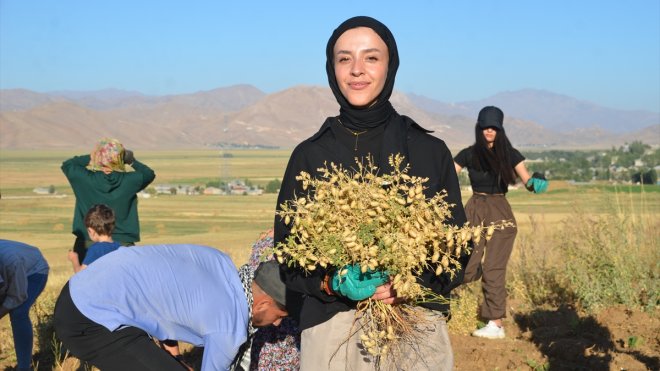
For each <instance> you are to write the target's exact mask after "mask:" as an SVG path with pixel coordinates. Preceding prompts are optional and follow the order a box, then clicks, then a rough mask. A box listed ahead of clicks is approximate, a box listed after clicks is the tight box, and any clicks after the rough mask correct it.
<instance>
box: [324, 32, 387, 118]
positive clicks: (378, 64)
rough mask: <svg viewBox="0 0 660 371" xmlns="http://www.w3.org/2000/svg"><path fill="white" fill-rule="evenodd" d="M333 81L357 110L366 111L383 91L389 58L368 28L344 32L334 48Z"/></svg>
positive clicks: (381, 43)
mask: <svg viewBox="0 0 660 371" xmlns="http://www.w3.org/2000/svg"><path fill="white" fill-rule="evenodd" d="M334 58H335V59H334V65H335V78H336V79H337V84H338V85H339V90H340V91H341V93H342V94H343V95H344V97H345V98H346V100H348V102H349V103H350V104H351V105H353V106H355V107H359V108H363V107H369V106H371V105H372V104H374V103H375V102H376V98H377V97H378V95H379V94H380V92H381V91H382V90H383V87H384V86H385V81H386V80H387V66H388V64H389V54H388V50H387V45H385V42H384V41H383V40H382V39H381V38H380V36H378V34H377V33H376V32H375V31H374V30H372V29H371V28H368V27H358V28H352V29H350V30H348V31H346V32H344V33H343V34H342V35H341V36H340V37H339V38H338V39H337V42H336V43H335V47H334Z"/></svg>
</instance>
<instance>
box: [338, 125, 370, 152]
mask: <svg viewBox="0 0 660 371" xmlns="http://www.w3.org/2000/svg"><path fill="white" fill-rule="evenodd" d="M337 121H339V124H341V127H343V128H344V129H346V131H348V132H349V133H351V134H353V136H354V137H355V148H353V150H354V151H357V145H358V137H359V136H360V135H361V134H364V133H366V132H367V130H366V129H365V130H362V131H353V130H351V129H349V128H347V127H346V125H344V123H343V122H341V119H340V118H337Z"/></svg>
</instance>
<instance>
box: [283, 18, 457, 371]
mask: <svg viewBox="0 0 660 371" xmlns="http://www.w3.org/2000/svg"><path fill="white" fill-rule="evenodd" d="M326 57H327V62H326V72H327V74H328V82H329V84H330V88H331V90H332V92H333V94H334V96H335V98H336V99H337V102H338V103H339V105H340V110H339V116H335V117H328V118H327V119H326V120H325V122H324V123H323V125H322V126H321V129H320V130H319V131H318V132H317V133H316V134H314V135H313V136H312V137H311V138H309V139H307V140H305V141H303V142H302V143H300V144H299V145H298V146H297V147H296V148H295V149H294V151H293V153H292V154H291V158H290V159H289V164H288V166H287V169H286V173H285V174H284V178H283V181H282V187H281V189H280V194H279V198H278V200H277V205H278V206H277V207H278V208H279V207H280V206H279V205H281V204H282V203H284V202H285V201H287V200H291V199H293V198H294V197H295V196H296V195H297V196H301V195H303V194H305V193H306V191H303V189H302V187H301V184H299V182H298V181H296V179H295V177H296V176H297V175H299V174H300V172H301V171H306V172H308V173H310V174H311V175H312V176H318V175H319V173H318V171H317V169H318V168H322V167H324V164H325V163H327V164H329V163H331V162H334V163H335V164H337V165H341V166H343V167H344V168H346V169H354V168H355V167H356V163H355V159H356V158H358V159H362V160H364V159H365V158H366V157H367V156H370V157H371V158H372V159H373V162H374V164H375V165H376V166H378V168H379V169H380V170H381V171H382V172H383V173H390V172H391V171H392V170H393V169H392V168H391V166H390V165H389V163H388V161H387V159H388V157H389V156H390V155H392V154H397V153H400V154H402V155H403V156H405V161H406V162H408V163H409V164H410V172H409V174H410V175H412V176H419V177H426V178H428V179H429V181H428V182H427V183H426V184H425V185H426V186H428V188H427V189H426V190H425V196H426V197H432V196H433V195H435V194H436V193H438V192H440V191H441V190H446V191H447V194H448V195H447V198H446V201H447V202H448V203H450V204H454V205H456V206H455V207H454V209H453V214H452V217H451V218H450V220H448V222H449V223H450V224H454V225H463V224H464V223H465V221H466V218H465V212H464V210H463V207H462V202H461V194H460V189H459V185H458V179H457V176H456V172H455V170H454V164H453V160H452V156H451V153H450V152H449V150H448V148H447V146H446V145H445V143H444V142H443V141H442V140H440V139H438V138H437V137H434V136H431V135H429V131H427V130H425V129H423V128H422V127H420V126H419V125H418V124H417V123H415V122H414V121H413V120H412V119H411V118H409V117H406V116H402V115H399V114H398V113H397V112H396V111H395V109H394V107H392V104H391V103H390V101H389V98H390V95H391V94H392V91H393V88H394V80H395V76H396V72H397V69H398V67H399V55H398V51H397V46H396V42H395V40H394V36H393V35H392V33H391V32H390V30H389V29H388V28H387V27H386V26H385V25H383V24H382V23H380V22H379V21H377V20H375V19H373V18H370V17H364V16H360V17H354V18H350V19H348V20H346V21H345V22H343V23H342V24H341V25H339V27H338V28H337V29H336V30H335V31H334V32H333V34H332V36H331V37H330V40H328V44H327V48H326ZM365 218H368V216H366V215H365ZM288 234H289V229H288V227H287V226H286V225H285V224H284V222H283V220H281V218H279V217H276V218H275V243H276V244H277V243H279V242H283V241H285V239H286V237H287V235H288ZM465 262H467V259H465V257H464V259H463V263H465ZM281 269H282V273H283V275H284V277H285V282H286V284H287V288H288V291H289V292H288V295H290V296H292V297H298V298H299V301H300V305H299V307H298V308H290V309H289V312H290V313H291V312H292V311H294V312H295V311H296V309H297V311H299V324H300V328H301V330H303V332H302V341H301V368H302V369H303V370H305V369H338V370H339V369H341V370H344V369H353V370H362V369H365V370H369V369H373V367H374V365H373V363H371V362H369V361H368V359H365V358H364V355H363V354H361V353H360V349H359V348H358V347H357V345H356V343H358V342H359V340H355V339H353V338H351V340H349V341H346V340H347V337H348V334H349V332H350V329H351V326H352V324H353V319H354V317H355V306H356V301H353V300H350V299H349V298H347V297H345V296H343V295H341V294H339V293H337V292H334V291H333V290H332V288H329V287H328V285H327V284H324V283H327V282H328V276H330V275H332V274H333V273H334V267H328V269H316V270H315V271H313V272H312V273H311V274H306V273H304V272H303V271H302V270H299V269H297V268H296V267H287V266H285V265H282V266H281ZM419 279H420V280H421V281H422V282H423V284H424V285H425V286H427V287H429V288H431V289H432V290H433V291H434V292H435V293H437V294H439V295H442V296H445V297H447V298H448V297H449V293H450V291H451V290H452V289H453V288H454V287H456V286H458V285H459V284H460V282H461V281H462V279H463V273H462V270H460V269H459V270H458V271H457V274H456V275H455V276H454V277H450V275H449V274H443V275H440V276H436V275H435V273H434V272H431V271H428V272H424V273H423V274H421V275H420V276H419ZM371 297H372V298H374V299H379V300H384V302H385V303H394V302H396V301H397V298H396V292H395V291H394V290H393V289H392V288H391V284H390V283H389V282H385V283H384V284H383V285H381V286H379V287H377V288H376V290H375V292H374V293H373V296H371ZM287 302H290V301H289V299H287ZM421 306H422V307H424V308H426V310H425V311H424V314H425V315H426V316H427V317H428V318H429V320H430V322H429V323H433V326H430V327H431V328H429V329H427V330H425V331H426V333H423V334H420V339H424V340H425V341H424V343H423V344H417V345H418V347H417V348H416V349H414V350H411V351H407V352H401V354H402V355H403V356H404V358H399V359H398V360H397V362H400V365H405V367H406V368H409V369H415V370H422V369H433V370H439V369H451V368H452V367H453V355H452V351H451V344H450V343H449V337H448V335H447V330H446V323H445V318H446V316H447V315H448V311H449V306H448V305H442V304H437V303H424V304H421ZM423 332H424V331H423ZM359 335H360V332H359V331H358V332H357V334H355V335H354V336H355V337H359ZM354 340H355V341H354ZM381 366H385V368H387V367H392V366H393V365H389V366H388V365H387V364H386V365H381Z"/></svg>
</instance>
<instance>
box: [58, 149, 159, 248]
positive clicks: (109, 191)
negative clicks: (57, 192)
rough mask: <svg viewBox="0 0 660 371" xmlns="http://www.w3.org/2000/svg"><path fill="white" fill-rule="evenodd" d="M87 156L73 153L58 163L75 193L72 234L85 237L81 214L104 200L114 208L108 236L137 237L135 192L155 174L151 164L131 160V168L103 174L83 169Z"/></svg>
mask: <svg viewBox="0 0 660 371" xmlns="http://www.w3.org/2000/svg"><path fill="white" fill-rule="evenodd" d="M89 160H90V156H89V155H83V156H75V157H73V158H71V159H68V160H66V161H64V162H63V163H62V171H63V172H64V175H66V178H67V179H68V180H69V183H70V184H71V188H72V189H73V193H74V195H75V196H76V206H75V210H74V212H73V234H74V235H76V236H77V237H83V238H85V239H86V240H89V236H88V235H87V228H86V227H85V215H86V214H87V211H88V210H89V209H90V208H91V207H92V206H93V205H96V204H106V205H108V206H109V207H111V208H112V210H114V212H115V219H116V220H115V231H114V233H113V234H112V239H113V240H115V241H117V242H120V243H124V242H137V241H140V223H139V221H138V211H137V196H136V194H137V193H138V192H140V191H141V190H143V189H144V188H146V187H147V186H148V185H149V184H150V183H151V182H152V181H153V180H154V178H156V173H154V171H153V170H151V168H149V167H148V166H147V165H145V164H143V163H141V162H139V161H137V160H135V161H134V162H133V163H132V164H131V167H132V168H133V169H134V170H135V171H132V172H116V171H113V172H112V173H110V174H105V173H103V172H102V171H91V170H88V169H87V164H89Z"/></svg>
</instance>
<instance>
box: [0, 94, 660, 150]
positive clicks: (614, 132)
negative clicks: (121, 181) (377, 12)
mask: <svg viewBox="0 0 660 371" xmlns="http://www.w3.org/2000/svg"><path fill="white" fill-rule="evenodd" d="M391 102H392V104H393V105H394V107H395V108H396V110H397V111H398V112H399V113H401V114H404V115H408V116H410V117H412V118H413V119H414V120H415V121H416V122H417V123H419V124H420V125H421V126H422V127H424V128H426V129H429V130H433V135H436V136H438V137H439V138H441V139H443V140H444V141H445V142H446V143H447V145H448V146H449V147H450V148H451V149H458V148H461V147H464V146H466V145H469V144H471V143H472V142H474V125H475V121H476V117H477V114H478V112H479V110H480V109H481V108H482V107H484V106H487V105H496V106H498V107H500V108H502V110H503V111H504V113H505V119H504V127H505V129H506V131H507V135H508V136H509V138H510V140H511V142H512V143H513V144H514V146H515V147H517V148H520V149H530V148H532V149H534V148H535V149H553V148H557V149H584V148H611V147H612V146H620V145H623V144H625V143H629V142H632V141H634V140H641V141H643V142H644V143H646V144H652V145H660V113H657V112H648V111H628V110H617V109H613V108H607V107H602V106H599V105H596V104H593V103H590V102H586V101H581V100H578V99H575V98H571V97H568V96H564V95H560V94H555V93H552V92H548V91H543V90H533V89H525V90H519V91H513V92H503V93H499V94H496V95H494V96H492V97H488V98H485V99H481V100H478V101H469V102H461V103H454V104H450V103H445V102H441V101H437V100H433V99H430V98H427V97H424V96H420V95H415V94H405V93H402V92H399V91H395V92H394V94H393V95H392V98H391ZM337 114H338V105H337V102H336V101H335V99H334V97H333V95H332V93H331V91H330V89H328V88H326V87H319V86H307V85H299V86H294V87H291V88H288V89H285V90H282V91H279V92H275V93H272V94H266V93H264V92H263V91H261V90H259V89H257V88H255V87H254V86H251V85H235V86H230V87H223V88H218V89H214V90H210V91H202V92H197V93H193V94H181V95H167V96H149V95H144V94H141V93H139V92H132V91H124V90H116V89H109V90H101V91H89V92H81V91H55V92H48V93H38V92H34V91H30V90H25V89H3V90H0V149H74V148H75V149H87V150H88V149H90V148H91V147H92V146H93V143H94V142H95V141H96V140H98V139H99V138H101V137H104V136H109V137H115V138H117V139H119V140H120V141H122V142H123V143H124V144H125V145H126V146H127V147H130V148H136V149H137V148H139V149H175V148H187V149H190V148H220V147H223V148H226V147H279V148H292V147H293V146H295V145H296V144H297V143H299V142H301V141H302V140H304V139H306V138H308V137H309V136H311V135H312V134H314V133H315V132H316V130H318V128H319V127H320V126H321V124H322V123H323V121H324V120H325V118H326V117H328V116H335V115H337Z"/></svg>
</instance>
